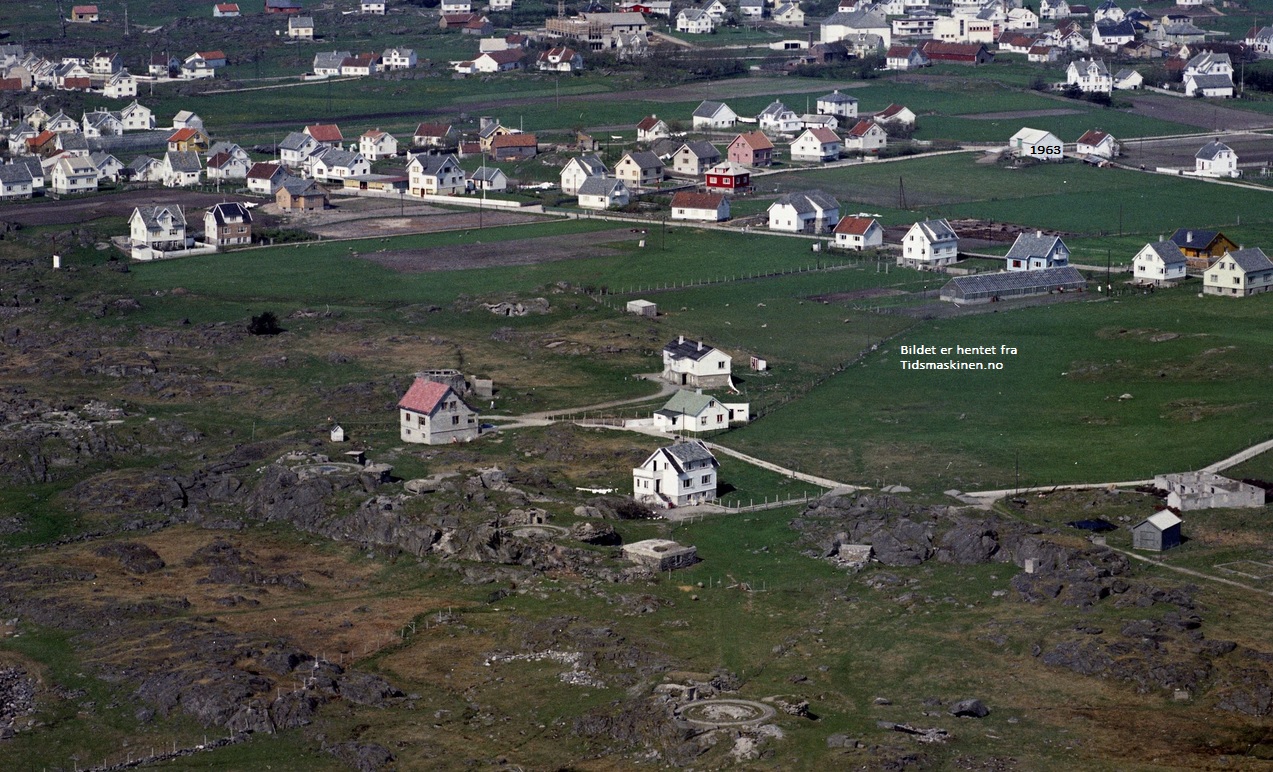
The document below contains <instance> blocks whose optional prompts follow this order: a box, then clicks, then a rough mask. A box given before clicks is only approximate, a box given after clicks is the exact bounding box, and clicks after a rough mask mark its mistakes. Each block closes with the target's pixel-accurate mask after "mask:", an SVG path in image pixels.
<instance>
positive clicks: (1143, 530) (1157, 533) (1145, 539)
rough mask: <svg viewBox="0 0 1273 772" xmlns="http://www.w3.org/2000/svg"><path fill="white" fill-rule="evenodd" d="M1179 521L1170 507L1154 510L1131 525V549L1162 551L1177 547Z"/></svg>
mask: <svg viewBox="0 0 1273 772" xmlns="http://www.w3.org/2000/svg"><path fill="white" fill-rule="evenodd" d="M1181 522H1182V521H1181V519H1180V518H1179V517H1177V516H1176V513H1175V512H1172V511H1171V510H1170V509H1164V510H1162V511H1161V512H1155V513H1154V514H1152V515H1150V516H1149V517H1147V518H1145V519H1144V520H1141V521H1140V522H1139V523H1137V524H1136V525H1134V526H1132V549H1138V550H1153V551H1155V552H1162V551H1163V550H1169V549H1171V548H1172V547H1179V546H1180V542H1181V537H1180V523H1181Z"/></svg>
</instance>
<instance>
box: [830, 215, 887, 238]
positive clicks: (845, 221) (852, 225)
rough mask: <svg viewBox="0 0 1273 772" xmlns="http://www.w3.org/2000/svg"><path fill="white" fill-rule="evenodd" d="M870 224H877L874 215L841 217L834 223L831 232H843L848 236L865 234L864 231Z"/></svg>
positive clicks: (869, 227)
mask: <svg viewBox="0 0 1273 772" xmlns="http://www.w3.org/2000/svg"><path fill="white" fill-rule="evenodd" d="M872 225H876V227H879V226H878V224H877V223H876V222H875V218H874V217H841V218H840V221H839V222H838V223H836V224H835V230H833V231H832V233H843V234H845V235H849V236H865V235H866V232H867V231H868V230H870V229H871V226H872Z"/></svg>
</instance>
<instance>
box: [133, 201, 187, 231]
mask: <svg viewBox="0 0 1273 772" xmlns="http://www.w3.org/2000/svg"><path fill="white" fill-rule="evenodd" d="M133 211H134V212H136V214H137V216H138V217H140V218H141V221H142V222H143V223H145V225H146V228H147V229H156V228H159V227H160V225H161V224H160V218H161V217H163V218H164V219H165V223H164V224H165V225H166V223H167V220H168V219H169V218H171V221H172V223H173V224H174V225H180V226H182V227H185V225H186V216H185V214H183V213H182V211H181V207H179V206H162V205H160V206H139V207H137V208H136V209H135V210H133Z"/></svg>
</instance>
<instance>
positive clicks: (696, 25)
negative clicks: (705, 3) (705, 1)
mask: <svg viewBox="0 0 1273 772" xmlns="http://www.w3.org/2000/svg"><path fill="white" fill-rule="evenodd" d="M676 31H677V32H685V33H687V34H690V35H710V34H712V33H713V32H715V31H716V20H715V19H713V18H712V15H711V14H710V13H708V12H707V11H705V10H703V9H701V8H684V9H682V10H681V12H680V13H678V14H677V15H676Z"/></svg>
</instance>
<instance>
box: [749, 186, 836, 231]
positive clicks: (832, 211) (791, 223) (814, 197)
mask: <svg viewBox="0 0 1273 772" xmlns="http://www.w3.org/2000/svg"><path fill="white" fill-rule="evenodd" d="M767 213H768V215H769V230H772V231H784V232H787V233H828V232H830V230H831V229H832V228H834V227H835V224H836V223H837V222H839V220H840V202H839V201H836V200H835V199H834V198H832V197H831V196H829V195H827V194H826V193H824V192H822V191H821V190H801V191H796V192H792V193H787V194H785V195H783V196H782V197H781V198H779V199H778V200H777V201H775V202H773V203H772V204H770V205H769V209H768V210H767Z"/></svg>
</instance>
